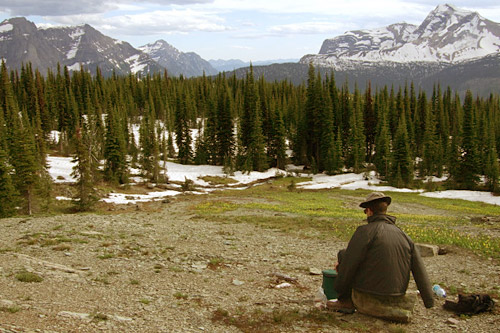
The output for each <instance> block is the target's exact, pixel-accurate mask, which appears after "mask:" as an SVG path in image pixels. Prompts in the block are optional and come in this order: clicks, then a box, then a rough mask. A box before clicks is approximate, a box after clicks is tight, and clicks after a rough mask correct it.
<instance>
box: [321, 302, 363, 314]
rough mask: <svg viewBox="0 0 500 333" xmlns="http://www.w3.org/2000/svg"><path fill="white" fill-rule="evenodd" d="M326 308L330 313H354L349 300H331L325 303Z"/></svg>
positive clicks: (354, 309) (352, 305)
mask: <svg viewBox="0 0 500 333" xmlns="http://www.w3.org/2000/svg"><path fill="white" fill-rule="evenodd" d="M326 307H327V308H328V309H329V310H331V311H336V312H340V313H347V314H352V313H354V311H356V308H355V307H354V304H352V301H351V300H342V301H340V300H336V299H331V300H328V302H326Z"/></svg>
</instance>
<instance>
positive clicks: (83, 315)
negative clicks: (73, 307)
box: [57, 311, 90, 319]
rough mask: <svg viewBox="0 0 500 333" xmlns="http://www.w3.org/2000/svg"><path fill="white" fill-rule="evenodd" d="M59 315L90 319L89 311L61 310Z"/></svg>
mask: <svg viewBox="0 0 500 333" xmlns="http://www.w3.org/2000/svg"><path fill="white" fill-rule="evenodd" d="M57 315H58V316H60V317H66V318H74V319H90V315H89V314H88V313H78V312H70V311H61V312H59V313H58V314H57Z"/></svg>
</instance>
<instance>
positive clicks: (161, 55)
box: [139, 40, 217, 77]
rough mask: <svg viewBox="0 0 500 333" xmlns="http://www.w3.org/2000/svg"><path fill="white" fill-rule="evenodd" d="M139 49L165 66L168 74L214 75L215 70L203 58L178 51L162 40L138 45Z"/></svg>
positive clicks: (187, 75)
mask: <svg viewBox="0 0 500 333" xmlns="http://www.w3.org/2000/svg"><path fill="white" fill-rule="evenodd" d="M139 50H141V51H142V52H144V53H145V54H148V55H149V56H150V57H151V58H152V59H153V60H155V61H156V62H157V63H158V64H160V65H161V66H163V67H165V68H167V70H168V72H169V74H171V75H174V76H179V75H180V74H183V75H184V76H186V77H192V76H201V75H203V73H205V74H206V75H215V74H217V70H216V69H215V68H213V67H212V65H210V63H209V62H208V61H206V60H203V59H202V58H201V57H200V56H199V55H198V54H196V53H194V52H188V53H184V52H180V51H179V50H177V49H176V48H175V47H173V46H172V45H170V44H168V43H167V42H166V41H164V40H158V41H156V42H154V43H152V44H146V45H144V46H141V47H139Z"/></svg>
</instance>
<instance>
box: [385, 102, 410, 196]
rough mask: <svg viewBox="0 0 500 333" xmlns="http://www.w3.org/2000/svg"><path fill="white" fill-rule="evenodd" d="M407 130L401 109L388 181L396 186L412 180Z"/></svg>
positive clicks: (405, 184)
mask: <svg viewBox="0 0 500 333" xmlns="http://www.w3.org/2000/svg"><path fill="white" fill-rule="evenodd" d="M407 130H408V128H407V126H406V116H405V114H404V110H403V113H402V114H401V117H400V118H399V124H398V128H397V130H396V134H395V136H394V144H393V152H392V163H391V164H392V175H391V180H390V182H391V183H392V184H393V185H395V186H397V187H402V186H411V185H412V182H413V162H412V159H411V155H410V143H409V138H408V132H407Z"/></svg>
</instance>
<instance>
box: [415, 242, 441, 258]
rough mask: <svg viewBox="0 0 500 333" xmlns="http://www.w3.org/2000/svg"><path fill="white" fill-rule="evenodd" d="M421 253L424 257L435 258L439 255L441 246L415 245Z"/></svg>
mask: <svg viewBox="0 0 500 333" xmlns="http://www.w3.org/2000/svg"><path fill="white" fill-rule="evenodd" d="M415 246H417V248H418V249H419V251H420V255H421V256H422V257H435V256H437V255H438V253H439V246H437V245H430V244H421V243H417V244H415Z"/></svg>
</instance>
